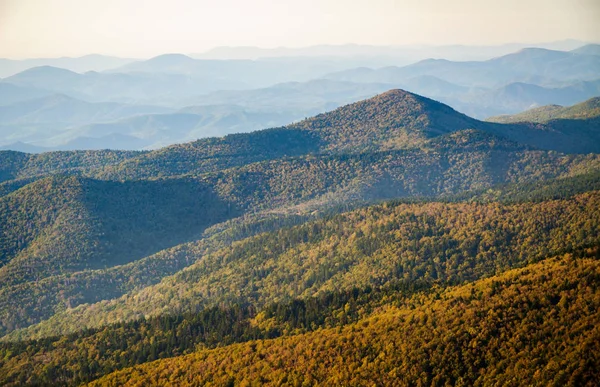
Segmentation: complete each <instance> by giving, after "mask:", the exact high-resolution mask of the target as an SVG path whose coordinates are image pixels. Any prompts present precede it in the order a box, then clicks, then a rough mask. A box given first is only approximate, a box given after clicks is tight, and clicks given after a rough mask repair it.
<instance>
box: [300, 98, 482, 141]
mask: <svg viewBox="0 0 600 387" xmlns="http://www.w3.org/2000/svg"><path fill="white" fill-rule="evenodd" d="M479 124H481V122H479V121H477V120H474V119H472V118H469V117H467V116H465V115H464V114H461V113H459V112H457V111H455V110H454V109H452V108H451V107H449V106H447V105H444V104H442V103H440V102H437V101H434V100H432V99H429V98H426V97H422V96H419V95H417V94H413V93H410V92H408V91H406V90H402V89H393V90H390V91H387V92H385V93H382V94H379V95H377V96H375V97H373V98H370V99H367V100H364V101H360V102H356V103H353V104H350V105H346V106H342V107H340V108H338V109H336V110H334V111H332V112H329V113H324V114H320V115H318V116H316V117H314V118H310V119H307V120H305V121H302V122H300V123H298V124H294V125H291V126H290V127H293V128H303V129H310V130H313V131H318V132H320V135H321V136H322V137H323V138H324V139H325V140H326V142H327V143H328V148H329V150H330V151H336V152H339V151H343V152H347V151H350V152H356V151H361V150H370V149H384V150H385V149H396V148H405V147H411V146H415V145H418V144H420V143H423V142H424V141H426V140H427V139H429V138H432V137H436V136H439V135H442V134H445V133H449V132H454V131H458V130H463V129H469V128H477V127H478V126H479Z"/></svg>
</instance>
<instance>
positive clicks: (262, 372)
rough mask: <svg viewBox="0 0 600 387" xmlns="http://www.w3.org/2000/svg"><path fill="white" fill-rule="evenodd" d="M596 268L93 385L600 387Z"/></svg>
mask: <svg viewBox="0 0 600 387" xmlns="http://www.w3.org/2000/svg"><path fill="white" fill-rule="evenodd" d="M599 276H600V266H599V263H598V260H596V259H573V258H572V256H570V255H566V256H564V257H559V258H555V259H548V260H546V261H544V262H541V263H538V264H534V265H531V266H528V267H526V268H523V269H517V270H513V271H509V272H506V273H503V274H500V275H496V276H494V277H491V278H488V279H485V280H481V281H478V282H476V283H474V284H469V285H465V286H459V287H454V288H448V289H446V290H442V291H437V292H434V293H433V294H430V295H427V296H423V295H421V294H419V295H417V296H413V297H412V298H407V299H405V300H400V301H399V302H398V303H397V304H396V305H394V306H391V305H389V306H386V307H384V308H382V309H381V310H380V311H379V312H377V313H373V314H372V315H370V316H368V317H365V318H364V319H362V320H361V321H359V322H358V323H356V324H352V325H350V326H347V327H343V328H342V327H340V328H334V329H324V330H319V331H317V332H313V333H308V334H303V335H297V336H293V337H288V338H279V339H272V340H262V341H251V342H248V343H243V344H233V345H230V346H227V347H224V348H218V349H213V350H201V351H198V352H196V353H194V354H191V355H187V356H181V357H176V358H172V359H166V360H160V361H157V362H151V363H147V364H143V365H140V366H136V367H132V368H128V369H125V370H123V371H119V372H116V373H114V374H111V375H108V376H106V377H104V378H101V379H99V380H98V381H96V382H94V383H92V384H91V385H92V386H114V385H121V386H133V385H149V386H152V385H164V384H167V383H168V384H169V385H174V386H188V385H204V384H215V385H227V384H229V385H237V384H240V385H244V384H246V385H251V384H253V383H257V384H261V385H282V384H291V385H302V384H306V385H367V384H371V383H377V384H380V385H420V384H426V385H429V384H436V385H438V384H439V385H444V384H448V385H456V384H462V383H464V384H466V385H488V384H489V385H492V384H499V385H504V384H513V383H514V384H519V385H549V384H561V385H567V384H572V385H582V386H592V385H594V383H595V381H596V380H597V378H598V377H599V376H600V375H599V374H598V368H599V366H600V363H599V361H598V358H597V356H596V355H595V353H597V351H598V350H600V348H599V347H598V342H599V340H598V339H599V338H600V332H599V331H598V324H599V323H600V321H599V319H598V314H597V313H594V311H595V310H596V309H597V308H598V307H600V304H599V303H598V300H599V299H600V298H599V297H598V295H599V294H600V288H599V287H598V278H599Z"/></svg>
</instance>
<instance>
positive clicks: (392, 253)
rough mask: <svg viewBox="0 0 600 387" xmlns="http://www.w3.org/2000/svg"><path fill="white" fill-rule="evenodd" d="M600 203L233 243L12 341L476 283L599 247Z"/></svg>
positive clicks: (399, 220) (335, 227)
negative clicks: (410, 287) (403, 284)
mask: <svg viewBox="0 0 600 387" xmlns="http://www.w3.org/2000/svg"><path fill="white" fill-rule="evenodd" d="M598 200H599V196H598V193H597V192H592V193H589V194H583V195H578V196H576V197H574V198H572V199H568V200H563V201H548V202H542V203H538V204H531V203H521V204H517V205H507V206H502V205H499V204H497V203H490V204H487V205H481V204H465V203H458V204H441V203H430V204H412V205H411V204H408V205H407V204H399V205H391V206H390V205H382V206H376V207H371V208H366V209H361V210H356V211H354V212H349V213H346V214H343V215H339V216H337V217H334V218H330V219H324V220H321V221H316V222H314V223H308V224H305V225H302V226H296V227H294V228H290V229H283V230H280V231H276V232H273V233H270V234H263V235H259V236H256V237H252V238H249V239H247V240H243V241H240V242H237V243H234V244H233V245H232V246H231V247H226V248H224V249H222V250H220V251H217V252H215V253H212V254H208V255H207V256H203V257H202V259H199V260H197V261H196V263H194V264H192V265H191V266H190V267H189V268H187V269H185V270H183V271H181V272H179V273H177V274H175V275H173V276H171V277H168V278H165V279H163V281H162V282H161V283H159V284H157V285H154V286H150V287H147V288H145V289H142V290H140V291H138V292H134V293H133V294H129V295H127V296H124V297H121V298H119V299H116V300H113V301H110V302H100V303H96V304H94V305H85V306H80V307H78V308H75V309H70V310H67V311H65V312H63V313H58V314H56V315H55V316H54V317H52V318H50V319H49V320H47V321H45V322H42V323H41V324H38V325H34V326H32V327H30V328H28V329H25V330H21V331H16V332H13V333H12V334H9V335H8V336H6V337H5V339H10V340H15V339H17V338H20V339H23V338H32V337H47V336H53V335H56V334H65V333H70V332H73V331H76V330H79V329H81V328H82V327H84V326H87V327H99V326H103V325H106V324H110V323H113V322H116V321H122V320H131V319H135V318H140V317H143V316H156V315H159V314H163V313H177V312H179V313H181V312H185V311H190V310H201V309H202V308H205V307H210V306H214V305H235V304H241V305H243V304H246V303H250V304H252V305H255V306H257V307H259V308H260V307H264V306H265V305H268V304H269V303H272V302H280V301H284V300H287V299H289V298H290V297H292V298H294V297H311V296H315V295H319V294H321V293H323V292H326V291H332V290H344V289H349V288H351V287H359V288H364V287H366V286H375V285H382V284H384V283H387V282H389V281H392V280H394V279H399V280H405V281H415V280H439V281H459V282H462V281H465V280H474V279H477V278H480V277H482V276H486V275H490V274H493V273H495V272H497V271H499V270H506V269H508V268H511V267H515V266H519V265H522V264H525V263H527V262H532V261H535V260H536V259H541V258H543V257H544V256H547V255H551V254H557V253H561V252H563V251H570V250H572V249H575V248H579V247H584V246H587V245H593V244H596V243H598V235H600V230H598V229H597V228H598V224H600V222H598V219H596V218H598V216H600V214H599V213H598V210H597V209H598V208H600V206H599V203H598ZM396 252H401V253H400V254H397V253H396ZM198 258H200V257H198Z"/></svg>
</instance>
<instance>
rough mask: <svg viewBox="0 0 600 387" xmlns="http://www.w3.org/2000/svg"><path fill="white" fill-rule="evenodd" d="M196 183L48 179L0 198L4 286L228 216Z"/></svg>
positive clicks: (143, 249) (165, 241) (131, 256)
mask: <svg viewBox="0 0 600 387" xmlns="http://www.w3.org/2000/svg"><path fill="white" fill-rule="evenodd" d="M235 213H236V210H235V209H230V207H229V206H228V205H227V203H223V201H222V200H221V199H219V198H218V196H217V195H215V194H214V193H213V192H212V191H211V189H210V187H207V186H204V185H202V184H200V183H199V182H191V181H190V182H186V181H183V180H180V181H173V182H170V181H164V182H160V181H156V182H150V181H149V182H126V183H117V182H101V181H93V180H86V179H81V178H76V177H49V178H46V179H42V180H39V181H36V182H34V183H31V184H29V185H27V186H25V187H23V188H21V189H19V190H17V191H15V192H13V193H11V194H9V195H7V196H4V197H2V198H0V219H1V221H0V224H2V226H1V227H2V233H1V237H0V238H1V239H2V240H1V243H0V245H1V246H2V250H1V251H0V278H2V282H3V284H4V285H9V284H17V283H20V282H25V281H32V280H38V279H41V278H44V277H47V276H49V275H56V274H64V273H67V272H73V271H81V270H83V269H94V268H95V269H98V268H102V267H110V266H114V265H118V264H123V263H127V262H130V261H133V260H136V259H139V258H142V257H144V256H147V255H149V254H151V253H153V252H156V251H159V250H162V249H163V248H165V247H169V246H173V245H177V244H180V243H182V242H185V241H186V239H188V238H193V237H196V236H197V235H200V234H201V232H202V231H203V229H204V228H206V227H208V226H211V225H212V224H215V223H218V222H220V221H222V220H225V219H227V218H228V217H231V216H233V215H235Z"/></svg>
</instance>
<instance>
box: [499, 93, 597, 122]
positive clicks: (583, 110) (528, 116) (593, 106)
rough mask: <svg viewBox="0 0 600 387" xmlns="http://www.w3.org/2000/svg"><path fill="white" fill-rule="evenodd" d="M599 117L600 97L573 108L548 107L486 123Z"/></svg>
mask: <svg viewBox="0 0 600 387" xmlns="http://www.w3.org/2000/svg"><path fill="white" fill-rule="evenodd" d="M599 116H600V97H595V98H591V99H589V100H587V101H585V102H582V103H580V104H577V105H573V106H568V107H564V106H560V105H548V106H541V107H539V108H535V109H531V110H528V111H525V112H522V113H519V114H513V115H505V116H497V117H490V118H489V119H488V121H491V122H501V123H514V122H539V123H547V122H549V121H552V120H558V119H574V120H577V119H593V118H596V117H599Z"/></svg>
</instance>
